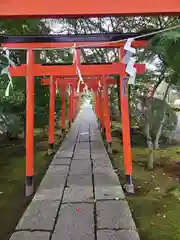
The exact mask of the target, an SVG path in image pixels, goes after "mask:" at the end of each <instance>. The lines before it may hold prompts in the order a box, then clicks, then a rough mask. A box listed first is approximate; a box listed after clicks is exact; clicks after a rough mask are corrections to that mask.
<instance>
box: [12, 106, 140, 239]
mask: <svg viewBox="0 0 180 240" xmlns="http://www.w3.org/2000/svg"><path fill="white" fill-rule="evenodd" d="M124 198H125V196H124V193H123V191H122V188H121V186H120V184H119V180H118V178H117V176H116V174H115V172H114V171H113V168H112V165H111V162H110V159H109V157H108V154H107V152H106V150H105V148H104V145H103V141H102V139H101V135H100V132H99V130H98V128H97V122H96V118H95V115H94V113H93V111H92V109H91V107H90V106H84V107H83V108H82V110H81V112H80V113H79V115H78V117H77V119H76V121H75V122H74V124H73V126H72V128H71V130H70V132H69V134H68V136H67V137H66V139H65V141H64V142H63V144H62V145H61V148H60V149H59V151H58V152H57V153H56V155H55V157H54V159H53V161H52V163H51V165H50V166H49V169H48V170H47V173H46V175H45V177H44V179H43V180H42V182H41V185H40V187H39V189H38V190H37V193H36V194H35V196H34V198H33V200H32V202H31V203H30V205H29V207H28V208H27V210H26V211H25V213H24V215H23V217H22V218H21V220H20V222H19V224H18V225H17V227H16V230H15V232H14V234H13V235H12V237H11V240H139V236H138V233H137V232H136V227H135V224H134V221H133V219H132V216H131V213H130V210H129V206H128V204H127V202H126V201H125V199H124Z"/></svg>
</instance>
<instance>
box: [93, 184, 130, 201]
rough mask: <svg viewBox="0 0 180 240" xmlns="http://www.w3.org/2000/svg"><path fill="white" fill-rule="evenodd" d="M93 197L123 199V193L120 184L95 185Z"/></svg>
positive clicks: (98, 198) (97, 198)
mask: <svg viewBox="0 0 180 240" xmlns="http://www.w3.org/2000/svg"><path fill="white" fill-rule="evenodd" d="M95 198H96V200H113V199H125V195H124V192H123V190H122V187H121V186H96V187H95Z"/></svg>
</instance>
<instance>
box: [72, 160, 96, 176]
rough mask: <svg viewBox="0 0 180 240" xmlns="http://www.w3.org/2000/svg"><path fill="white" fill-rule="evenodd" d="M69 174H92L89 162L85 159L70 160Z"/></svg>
mask: <svg viewBox="0 0 180 240" xmlns="http://www.w3.org/2000/svg"><path fill="white" fill-rule="evenodd" d="M70 174H72V175H76V174H77V175H84V174H85V175H87V174H89V175H90V176H92V169H91V162H90V161H88V160H86V159H85V161H82V160H76V161H72V164H71V169H70Z"/></svg>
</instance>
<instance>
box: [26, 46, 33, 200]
mask: <svg viewBox="0 0 180 240" xmlns="http://www.w3.org/2000/svg"><path fill="white" fill-rule="evenodd" d="M33 65H34V51H33V50H32V49H28V50H27V73H26V74H27V78H26V196H31V195H32V194H33V192H34V75H33Z"/></svg>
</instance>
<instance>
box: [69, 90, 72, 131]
mask: <svg viewBox="0 0 180 240" xmlns="http://www.w3.org/2000/svg"><path fill="white" fill-rule="evenodd" d="M71 115H72V86H71V88H70V94H69V99H68V121H69V127H70V126H71V120H72V117H71Z"/></svg>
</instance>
